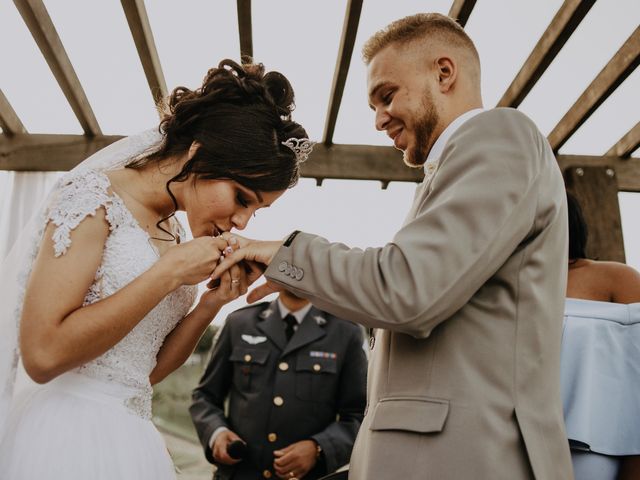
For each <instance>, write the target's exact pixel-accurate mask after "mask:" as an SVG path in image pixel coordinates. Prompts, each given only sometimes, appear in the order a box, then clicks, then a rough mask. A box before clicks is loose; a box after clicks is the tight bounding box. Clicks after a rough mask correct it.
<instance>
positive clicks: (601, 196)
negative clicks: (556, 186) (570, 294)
mask: <svg viewBox="0 0 640 480" xmlns="http://www.w3.org/2000/svg"><path fill="white" fill-rule="evenodd" d="M564 179H565V184H566V186H567V190H568V191H569V192H571V193H572V194H573V195H574V196H575V197H576V199H577V200H578V202H579V203H580V206H581V207H582V213H583V214H584V219H585V222H586V223H587V227H588V230H589V238H588V240H587V256H588V257H589V258H592V259H594V260H611V261H616V262H622V263H624V262H625V255H624V242H623V239H622V221H621V220H620V207H619V205H618V181H617V179H616V172H615V170H614V169H613V168H610V167H586V166H585V167H579V166H572V167H570V168H567V169H566V170H564Z"/></svg>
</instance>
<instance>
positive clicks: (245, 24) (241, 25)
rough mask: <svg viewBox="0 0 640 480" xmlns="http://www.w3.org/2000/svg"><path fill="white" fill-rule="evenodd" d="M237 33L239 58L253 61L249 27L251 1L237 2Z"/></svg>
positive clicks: (251, 32) (251, 38) (251, 35)
mask: <svg viewBox="0 0 640 480" xmlns="http://www.w3.org/2000/svg"><path fill="white" fill-rule="evenodd" d="M238 32H239V34H240V58H241V59H242V60H243V61H244V60H245V59H253V30H252V27H251V0H238Z"/></svg>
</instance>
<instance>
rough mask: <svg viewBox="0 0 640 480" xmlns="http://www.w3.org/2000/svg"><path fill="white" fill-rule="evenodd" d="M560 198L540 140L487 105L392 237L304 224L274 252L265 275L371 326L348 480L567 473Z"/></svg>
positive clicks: (452, 142) (528, 125) (520, 119)
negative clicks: (334, 234) (323, 233)
mask: <svg viewBox="0 0 640 480" xmlns="http://www.w3.org/2000/svg"><path fill="white" fill-rule="evenodd" d="M565 203H566V201H565V193H564V184H563V180H562V176H561V173H560V171H559V169H558V165H557V163H556V160H555V158H554V155H553V153H552V151H551V149H550V147H549V144H548V143H547V141H546V139H545V138H544V136H543V135H542V134H541V133H540V132H539V131H538V129H537V128H536V126H535V125H534V124H533V123H532V122H531V121H530V120H529V119H528V118H527V117H526V116H525V115H523V114H522V113H520V112H518V111H517V110H512V109H494V110H489V111H486V112H483V113H480V114H478V115H476V116H475V117H473V118H472V119H470V120H468V121H467V122H466V123H464V124H463V125H462V126H461V127H460V128H459V129H458V130H457V131H456V132H455V133H454V134H453V135H452V137H451V138H450V139H449V141H448V142H447V144H446V146H445V148H444V151H443V154H442V156H441V159H440V163H439V166H438V170H437V172H436V174H435V176H434V177H433V178H432V180H431V181H430V182H423V184H421V185H419V186H418V188H417V192H416V196H415V200H414V203H413V206H412V208H411V210H410V212H409V215H408V218H407V220H406V222H405V224H404V226H403V227H402V228H401V229H400V231H399V232H398V233H397V234H396V235H395V237H394V239H393V241H392V242H391V243H389V244H387V245H386V246H384V247H381V248H368V249H366V250H364V251H363V250H360V249H350V248H347V247H346V246H345V245H342V244H338V243H329V242H327V241H326V240H325V239H323V238H320V237H317V236H314V235H309V234H306V233H300V234H298V235H297V236H295V238H294V239H293V240H292V241H291V242H288V243H285V245H284V246H283V247H282V248H281V249H280V250H279V251H278V253H277V255H276V257H275V258H274V260H273V262H272V263H271V266H270V267H269V268H268V269H267V272H266V276H267V278H268V279H270V280H272V281H274V282H276V283H279V284H281V285H284V286H286V287H287V288H289V289H290V290H292V291H293V292H295V293H296V294H298V295H301V296H303V297H306V298H309V299H310V300H311V301H312V302H313V303H314V304H315V305H316V306H317V307H318V308H320V309H322V310H326V311H329V312H331V313H333V314H334V315H338V316H341V317H343V318H348V319H350V320H353V321H355V322H359V323H361V324H363V325H365V326H367V327H375V328H376V329H378V330H377V332H376V336H375V343H374V347H373V352H372V358H371V362H370V367H369V378H368V407H367V414H366V417H365V420H364V422H363V424H362V427H361V429H360V432H359V435H358V438H357V440H356V444H355V446H354V450H353V454H352V457H351V472H350V477H349V478H352V479H356V480H372V479H381V480H386V479H397V478H401V479H403V480H406V479H416V480H418V479H419V480H424V479H438V480H440V479H456V480H459V479H460V480H462V479H465V480H466V479H487V480H488V479H491V480H497V479H510V480H513V479H528V478H536V479H570V478H572V471H571V462H570V455H569V449H568V444H567V439H566V436H565V431H564V423H563V417H562V407H561V401H560V380H559V369H560V340H561V328H562V316H563V305H564V296H565V288H566V277H567V213H566V205H565Z"/></svg>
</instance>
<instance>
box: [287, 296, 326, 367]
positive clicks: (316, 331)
mask: <svg viewBox="0 0 640 480" xmlns="http://www.w3.org/2000/svg"><path fill="white" fill-rule="evenodd" d="M326 321H327V320H326V319H325V317H324V315H323V313H322V312H321V311H320V310H318V309H317V308H315V307H311V310H309V312H308V313H307V314H306V315H305V317H304V319H303V320H302V323H301V324H300V326H298V329H297V330H296V332H295V333H294V334H293V337H291V340H289V343H287V346H286V347H285V349H284V352H282V356H283V357H284V356H285V355H288V354H290V353H291V352H293V351H294V350H298V349H299V348H302V347H304V346H305V345H308V344H310V343H311V342H315V341H316V340H318V339H319V338H322V337H324V336H325V335H326V332H325V331H324V328H322V327H321V326H320V325H319V324H324V323H326Z"/></svg>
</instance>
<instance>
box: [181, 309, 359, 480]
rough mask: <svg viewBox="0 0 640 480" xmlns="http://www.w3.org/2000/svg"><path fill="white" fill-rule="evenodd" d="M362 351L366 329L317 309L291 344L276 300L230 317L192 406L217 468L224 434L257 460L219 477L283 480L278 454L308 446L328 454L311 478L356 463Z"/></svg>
mask: <svg viewBox="0 0 640 480" xmlns="http://www.w3.org/2000/svg"><path fill="white" fill-rule="evenodd" d="M362 344H363V336H362V329H361V327H358V326H357V325H355V324H353V323H351V322H347V321H344V320H341V319H339V318H337V317H334V316H332V315H329V314H327V313H325V312H321V311H320V310H318V309H316V308H314V307H312V308H311V310H309V312H308V313H307V315H306V316H305V318H304V319H303V321H302V322H301V324H300V325H299V326H298V329H297V330H296V332H295V333H294V334H293V336H292V337H291V339H290V340H289V342H288V343H287V341H286V337H285V323H284V321H283V320H282V318H281V316H280V311H279V309H278V305H277V302H276V301H274V302H273V303H271V304H269V303H268V302H265V303H261V304H258V305H255V306H250V307H246V308H244V309H240V310H238V311H236V312H234V313H232V314H231V315H229V317H228V319H227V321H226V324H225V325H224V327H223V328H222V330H221V332H220V335H219V337H218V340H217V341H216V343H215V345H214V347H213V352H212V355H211V359H210V361H209V364H208V366H207V369H206V370H205V373H204V375H203V377H202V379H201V381H200V384H199V386H198V387H197V388H196V389H195V390H194V392H193V404H192V405H191V407H190V412H191V416H192V419H193V422H194V425H195V427H196V430H197V432H198V436H199V438H200V441H201V443H202V445H203V447H204V451H205V455H206V457H207V459H208V460H209V461H210V462H212V463H213V456H212V452H211V449H210V448H209V445H208V443H209V439H210V437H211V435H212V434H213V432H214V431H215V430H216V429H217V428H219V427H222V426H225V427H228V428H229V429H230V430H232V431H234V432H235V433H237V434H238V435H239V436H240V437H241V438H242V439H243V440H244V441H245V442H246V443H247V445H248V449H249V458H248V459H246V460H243V461H242V462H240V463H238V464H237V465H235V466H234V467H231V468H229V467H227V466H220V468H219V478H233V479H235V480H237V479H240V480H244V479H247V480H248V479H258V478H269V477H273V478H276V477H275V473H274V470H273V461H274V456H273V452H274V450H278V449H281V448H284V447H287V446H289V445H290V444H292V443H295V442H297V441H300V440H305V439H313V440H315V441H316V442H317V443H318V444H319V445H320V446H321V447H322V450H323V455H322V459H321V461H319V462H318V463H317V465H316V467H315V468H314V469H313V470H312V471H311V472H309V474H308V475H307V476H306V477H305V478H306V479H315V478H318V477H320V476H322V475H323V474H325V473H326V472H331V471H334V470H335V469H337V468H338V467H340V466H342V465H344V464H346V463H348V462H349V457H350V455H351V449H352V447H353V442H354V441H355V438H356V434H357V432H358V428H359V427H360V423H361V421H362V417H363V412H364V407H365V402H366V370H367V365H366V362H367V361H366V355H365V352H364V350H363V348H362ZM227 397H228V415H225V412H224V404H225V399H226V398H227Z"/></svg>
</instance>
